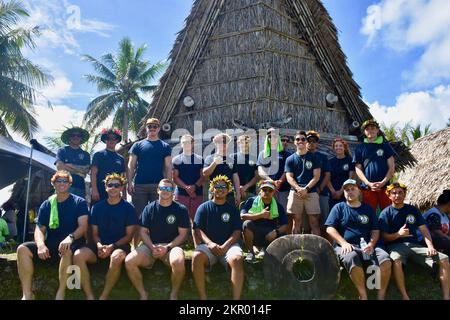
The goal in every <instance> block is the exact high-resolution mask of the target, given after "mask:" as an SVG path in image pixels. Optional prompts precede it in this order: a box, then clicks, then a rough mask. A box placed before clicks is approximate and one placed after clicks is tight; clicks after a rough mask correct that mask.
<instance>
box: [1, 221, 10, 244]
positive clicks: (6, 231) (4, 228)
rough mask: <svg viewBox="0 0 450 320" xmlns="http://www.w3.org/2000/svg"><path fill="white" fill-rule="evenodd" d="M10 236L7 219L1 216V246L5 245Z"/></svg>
mask: <svg viewBox="0 0 450 320" xmlns="http://www.w3.org/2000/svg"><path fill="white" fill-rule="evenodd" d="M8 238H9V228H8V224H7V223H6V221H5V219H3V218H0V248H3V247H5V246H6V245H7V244H6V240H7V239H8Z"/></svg>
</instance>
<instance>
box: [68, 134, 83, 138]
mask: <svg viewBox="0 0 450 320" xmlns="http://www.w3.org/2000/svg"><path fill="white" fill-rule="evenodd" d="M70 137H71V138H81V134H79V133H75V134H71V135H70Z"/></svg>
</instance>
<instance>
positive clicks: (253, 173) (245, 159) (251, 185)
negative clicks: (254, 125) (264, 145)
mask: <svg viewBox="0 0 450 320" xmlns="http://www.w3.org/2000/svg"><path fill="white" fill-rule="evenodd" d="M251 142H252V141H251V137H250V136H249V135H246V134H244V135H241V136H239V137H238V139H237V145H238V148H239V151H238V152H236V153H233V154H232V155H231V158H232V161H233V163H234V165H235V166H236V170H237V173H238V176H239V183H240V194H241V201H245V200H247V198H249V197H252V196H254V195H255V193H256V188H255V186H256V183H257V182H258V180H259V177H258V167H257V166H256V160H257V158H256V154H255V153H251V152H250V146H251Z"/></svg>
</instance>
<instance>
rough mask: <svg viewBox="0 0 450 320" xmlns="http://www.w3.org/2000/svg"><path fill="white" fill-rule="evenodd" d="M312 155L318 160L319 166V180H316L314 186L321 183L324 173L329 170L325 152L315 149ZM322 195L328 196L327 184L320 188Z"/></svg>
mask: <svg viewBox="0 0 450 320" xmlns="http://www.w3.org/2000/svg"><path fill="white" fill-rule="evenodd" d="M314 155H315V156H316V158H317V160H318V161H319V167H320V179H319V182H317V184H316V186H320V185H321V184H322V181H323V179H324V178H325V173H326V172H330V171H331V169H330V163H329V161H328V157H327V155H326V154H324V153H322V152H319V151H316V152H314ZM320 194H321V195H323V196H328V195H329V194H330V190H329V189H328V187H327V186H325V188H324V189H323V190H322V192H321V193H320Z"/></svg>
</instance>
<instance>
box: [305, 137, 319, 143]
mask: <svg viewBox="0 0 450 320" xmlns="http://www.w3.org/2000/svg"><path fill="white" fill-rule="evenodd" d="M307 141H308V142H309V143H317V142H319V140H317V139H316V138H309V139H307Z"/></svg>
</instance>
